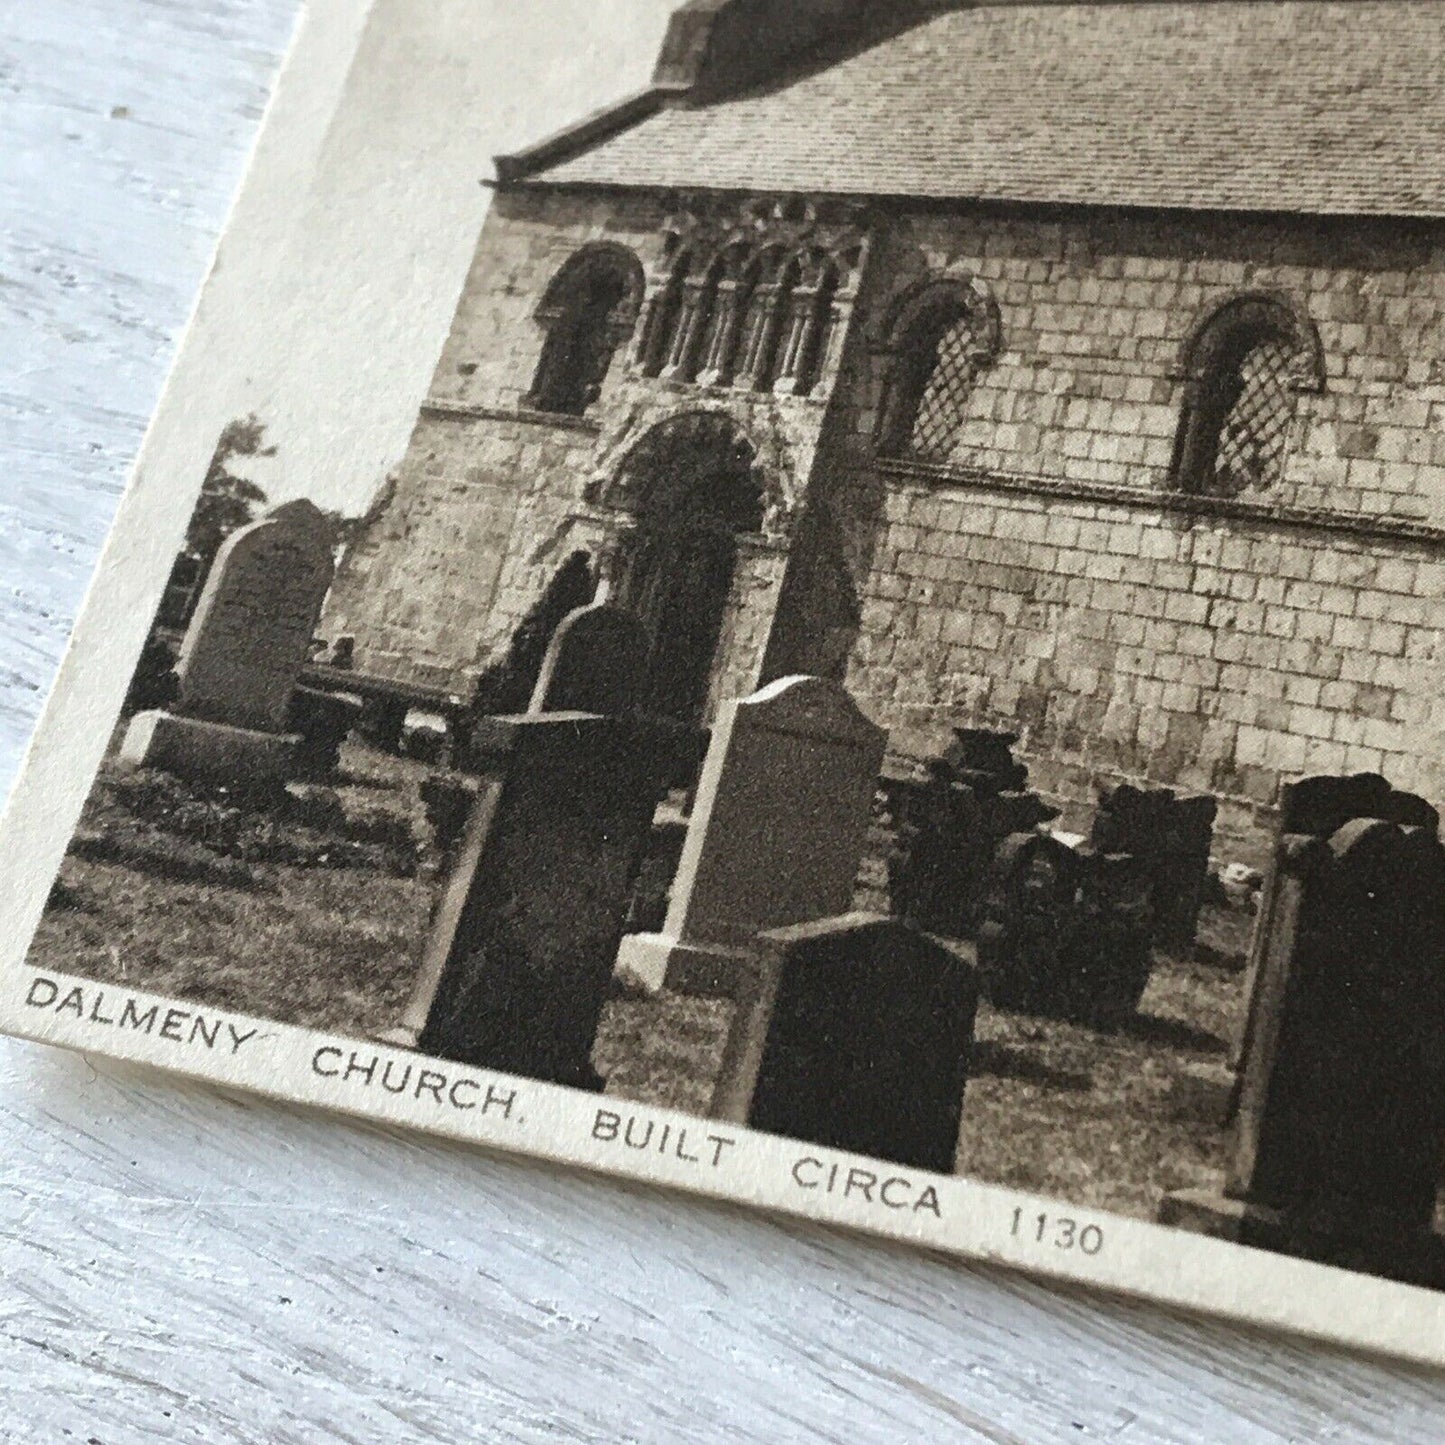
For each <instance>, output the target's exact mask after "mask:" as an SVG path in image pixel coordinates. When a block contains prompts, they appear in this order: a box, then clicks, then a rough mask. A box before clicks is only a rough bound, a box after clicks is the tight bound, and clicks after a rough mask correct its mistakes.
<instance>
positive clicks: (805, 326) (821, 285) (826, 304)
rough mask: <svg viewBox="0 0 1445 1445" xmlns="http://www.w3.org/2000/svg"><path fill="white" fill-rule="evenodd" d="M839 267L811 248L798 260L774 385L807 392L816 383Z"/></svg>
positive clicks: (798, 392) (787, 389)
mask: <svg viewBox="0 0 1445 1445" xmlns="http://www.w3.org/2000/svg"><path fill="white" fill-rule="evenodd" d="M837 294H838V268H837V266H836V265H835V264H834V263H833V260H832V258H831V257H830V256H827V255H825V254H823V253H821V252H814V253H812V254H810V255H808V256H807V257H805V258H803V260H802V262H801V263H800V273H799V279H798V284H797V285H796V286H795V287H794V288H793V291H792V294H791V296H790V297H789V304H788V311H787V314H786V315H785V316H784V317H783V329H782V342H781V345H780V346H779V348H778V360H777V367H776V371H777V376H776V378H775V380H774V387H775V388H776V389H779V390H786V391H790V392H792V393H794V394H795V395H797V396H806V395H807V394H808V393H809V392H810V391H812V389H813V387H814V386H815V385H816V384H817V380H818V370H819V366H820V363H821V362H822V359H823V357H824V355H825V354H826V351H827V343H828V337H829V334H830V332H831V330H832V322H833V298H834V297H835V296H836V295H837Z"/></svg>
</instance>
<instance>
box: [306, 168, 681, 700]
mask: <svg viewBox="0 0 1445 1445" xmlns="http://www.w3.org/2000/svg"><path fill="white" fill-rule="evenodd" d="M660 215H661V212H660V209H659V208H658V205H657V203H655V202H653V201H651V200H650V199H648V198H646V197H637V198H635V199H633V200H631V201H630V202H627V201H623V202H619V201H617V200H611V201H601V200H590V201H589V200H586V199H582V198H579V197H577V196H575V195H565V196H563V195H556V194H554V193H550V192H542V191H504V192H501V193H499V194H498V196H497V197H496V199H495V201H494V203H493V206H492V211H491V214H490V215H489V217H488V219H487V222H486V224H485V225H484V226H483V228H482V234H481V239H480V241H479V243H478V246H477V252H476V256H475V259H474V261H473V264H472V268H471V272H470V274H469V276H468V278H467V282H466V286H465V288H464V290H463V293H462V297H461V301H460V304H459V306H458V310H457V313H456V318H455V320H454V322H453V325H452V330H451V334H450V336H449V337H448V340H447V343H446V347H445V349H444V351H443V353H442V356H441V360H440V361H439V362H438V365H437V368H436V372H435V375H434V377H433V381H432V386H431V392H430V398H429V402H428V405H427V406H426V407H425V408H424V409H423V411H422V415H421V417H420V418H419V420H418V422H417V426H416V429H415V432H414V433H413V436H412V440H411V443H410V446H409V447H408V450H407V453H406V456H405V458H404V460H403V462H402V464H401V467H400V469H399V472H398V477H397V485H396V488H395V492H394V496H393V499H392V501H391V502H390V504H389V505H388V507H387V508H386V510H385V512H384V513H383V514H382V515H381V516H380V517H379V518H378V519H377V520H376V522H375V523H374V524H373V526H372V527H370V528H369V529H368V532H367V534H366V535H365V536H364V537H363V538H361V539H360V540H359V541H358V543H357V545H356V547H355V548H354V549H353V550H352V553H351V554H350V555H349V556H348V557H347V558H346V560H345V562H344V563H343V566H342V570H341V573H340V575H339V577H338V579H337V585H336V587H335V588H334V589H333V592H332V595H331V597H330V599H329V600H328V603H327V608H326V611H325V613H324V615H323V617H322V622H321V631H322V634H323V635H324V636H327V637H336V636H340V635H342V634H350V635H353V636H355V637H356V639H357V645H356V665H357V667H358V668H360V669H362V670H363V671H369V672H375V673H377V674H379V675H381V676H385V677H393V678H396V679H398V680H401V681H406V682H418V683H423V684H430V685H437V686H445V687H451V688H461V687H464V686H465V685H466V682H467V679H468V677H469V675H471V674H474V673H475V672H476V671H477V670H478V669H479V668H480V666H481V665H482V664H483V663H484V662H485V661H486V659H487V657H488V656H489V654H490V653H491V652H492V651H493V650H494V649H495V648H496V647H497V646H498V645H499V644H502V643H504V642H505V638H506V637H507V635H508V633H509V631H510V626H511V625H512V624H514V623H515V621H516V619H517V618H518V617H520V616H521V614H522V613H524V612H525V611H526V608H527V606H528V605H530V601H531V600H532V599H533V598H535V596H536V595H537V594H538V593H540V591H541V589H542V587H543V586H545V584H546V580H547V578H548V577H549V576H550V575H551V572H552V571H553V570H555V568H556V567H557V566H559V565H560V564H561V562H562V561H563V560H564V559H565V556H566V552H567V550H569V549H570V547H571V546H573V545H578V546H586V545H588V543H589V542H590V541H593V540H594V538H595V536H596V529H593V535H592V536H588V535H585V531H586V529H585V528H584V529H583V530H582V533H579V535H578V537H577V538H576V539H575V540H574V539H573V538H571V537H567V536H563V535H561V533H560V531H559V528H562V526H563V522H564V521H565V518H566V516H567V515H568V514H569V513H570V512H571V511H572V510H575V508H576V506H577V504H578V502H579V501H580V499H581V495H582V491H583V487H584V484H585V481H586V479H587V477H588V476H589V475H590V472H591V468H592V466H593V458H594V455H595V452H596V449H597V434H598V429H599V423H598V422H597V421H596V420H594V419H579V418H569V417H555V416H543V415H540V414H537V413H532V412H528V411H526V410H525V409H524V408H523V407H522V398H523V397H524V395H525V394H526V392H527V390H528V388H529V387H530V386H531V384H532V380H533V377H534V375H535V373H536V370H537V363H538V361H539V359H540V357H541V350H542V342H543V339H544V332H543V329H542V327H541V326H539V325H538V323H537V321H536V319H535V313H536V310H537V307H538V305H539V303H540V301H541V299H542V296H543V293H544V292H545V290H546V287H547V283H548V282H549V281H550V280H551V279H552V277H553V276H554V275H555V274H556V272H557V271H558V270H559V269H560V267H561V266H562V265H563V263H564V262H565V261H566V260H567V259H568V257H569V256H571V255H572V254H573V253H574V252H575V251H576V250H577V248H578V247H579V246H581V245H583V244H585V243H587V242H590V241H602V240H606V241H615V242H618V243H620V244H623V245H626V246H629V247H631V248H632V249H634V250H635V251H636V252H637V254H638V257H639V260H640V261H641V262H642V263H643V264H644V265H647V264H649V263H650V262H651V260H652V259H653V258H652V255H651V251H652V250H653V248H655V247H656V246H657V245H658V244H659V229H660V228H659V219H660ZM622 370H623V357H622V356H621V355H619V357H618V359H617V364H616V365H615V366H614V368H613V374H612V384H613V385H617V384H619V383H618V380H617V379H618V376H619V374H620V373H621V372H622ZM606 410H607V403H606V400H605V399H604V401H603V402H602V403H599V405H598V407H597V408H595V409H594V413H595V414H596V415H600V414H603V413H605V412H606ZM519 531H523V532H526V533H527V535H526V536H525V537H520V538H519V537H518V533H519ZM514 539H515V540H516V541H517V542H518V545H520V546H521V548H522V555H521V557H520V558H512V557H511V554H510V552H509V546H510V545H511V544H512V542H513V540H514Z"/></svg>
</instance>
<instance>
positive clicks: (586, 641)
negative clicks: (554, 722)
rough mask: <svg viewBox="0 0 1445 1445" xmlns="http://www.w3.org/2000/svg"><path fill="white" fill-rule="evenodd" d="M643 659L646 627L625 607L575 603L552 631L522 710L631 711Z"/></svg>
mask: <svg viewBox="0 0 1445 1445" xmlns="http://www.w3.org/2000/svg"><path fill="white" fill-rule="evenodd" d="M647 663H648V638H647V629H646V628H645V627H644V626H643V625H642V623H641V622H640V621H639V620H638V619H637V618H636V617H635V616H634V615H633V614H632V613H631V612H628V611H627V610H626V609H625V608H622V607H616V606H613V605H612V604H610V603H607V602H596V603H593V604H592V605H591V606H589V607H579V608H578V609H577V610H576V611H575V612H570V613H568V615H567V616H566V617H565V618H563V619H562V622H561V623H560V624H559V625H558V627H557V631H556V632H555V633H554V634H553V636H552V642H551V645H550V646H549V647H548V649H547V655H546V657H545V658H544V660H543V662H542V670H541V672H540V673H539V674H538V676H537V686H536V688H535V689H534V690H533V693H532V701H531V704H530V705H529V707H528V709H527V711H528V712H533V713H539V712H592V713H600V714H602V715H603V716H604V717H622V716H625V715H626V714H628V713H634V712H637V711H638V710H639V709H640V708H641V705H642V700H643V698H644V697H645V696H646V691H647Z"/></svg>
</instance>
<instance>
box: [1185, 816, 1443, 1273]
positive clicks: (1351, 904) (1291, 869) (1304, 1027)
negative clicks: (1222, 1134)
mask: <svg viewBox="0 0 1445 1445" xmlns="http://www.w3.org/2000/svg"><path fill="white" fill-rule="evenodd" d="M1412 811H1413V812H1414V815H1415V816H1419V814H1418V811H1417V810H1412ZM1315 816H1318V815H1315ZM1293 817H1294V818H1298V817H1299V815H1298V814H1295V815H1293ZM1275 862H1276V878H1275V898H1274V904H1273V908H1272V911H1271V915H1270V925H1269V929H1268V932H1267V934H1266V936H1265V937H1264V939H1263V941H1262V948H1261V953H1260V969H1259V975H1258V988H1257V992H1256V997H1255V1001H1254V1003H1255V1007H1254V1014H1255V1017H1254V1023H1253V1027H1252V1029H1251V1031H1250V1034H1249V1038H1248V1048H1247V1052H1246V1056H1245V1059H1244V1065H1243V1075H1242V1086H1241V1090H1240V1097H1239V1105H1238V1112H1237V1118H1236V1120H1235V1126H1234V1127H1235V1134H1234V1141H1233V1147H1232V1152H1231V1157H1230V1164H1229V1169H1228V1172H1227V1174H1226V1177H1225V1179H1224V1180H1223V1183H1222V1186H1221V1187H1220V1188H1219V1189H1217V1190H1190V1191H1185V1192H1182V1193H1178V1194H1173V1195H1169V1196H1167V1197H1166V1198H1165V1200H1164V1201H1163V1202H1162V1204H1161V1206H1160V1211H1159V1217H1160V1220H1161V1221H1162V1222H1163V1223H1166V1224H1174V1225H1178V1226H1181V1227H1184V1228H1189V1229H1193V1230H1196V1231H1198V1232H1201V1233H1206V1234H1211V1235H1215V1236H1217V1237H1222V1238H1228V1239H1232V1240H1236V1241H1239V1242H1241V1243H1245V1244H1254V1245H1258V1246H1260V1247H1263V1248H1269V1249H1276V1250H1282V1251H1284V1252H1287V1253H1291V1254H1296V1255H1300V1256H1302V1257H1305V1258H1310V1259H1316V1260H1320V1261H1323V1262H1326V1263H1331V1264H1337V1265H1341V1266H1344V1267H1348V1268H1358V1269H1365V1270H1369V1271H1370V1272H1372V1273H1379V1274H1385V1275H1388V1276H1391V1277H1394V1278H1399V1279H1405V1280H1409V1281H1411V1282H1414V1283H1419V1284H1428V1285H1431V1286H1433V1287H1436V1288H1441V1287H1445V1243H1442V1240H1441V1239H1440V1238H1439V1236H1437V1235H1436V1233H1435V1232H1434V1227H1433V1226H1434V1218H1435V1210H1436V1196H1437V1189H1438V1185H1439V1169H1440V1159H1441V1157H1442V1146H1445V848H1442V846H1441V844H1440V842H1439V840H1438V839H1437V838H1436V836H1435V834H1434V831H1433V829H1431V828H1429V827H1416V826H1404V827H1402V826H1401V825H1400V824H1399V823H1396V822H1389V821H1386V820H1383V819H1379V818H1355V819H1352V820H1350V821H1349V822H1347V823H1345V824H1344V825H1343V826H1342V827H1341V828H1339V829H1338V830H1337V831H1336V832H1335V833H1334V834H1333V835H1332V836H1331V837H1330V838H1328V839H1322V838H1320V837H1318V836H1315V835H1311V834H1289V835H1286V836H1285V837H1284V838H1283V839H1282V840H1281V847H1280V849H1279V851H1278V853H1277V856H1276V860H1275Z"/></svg>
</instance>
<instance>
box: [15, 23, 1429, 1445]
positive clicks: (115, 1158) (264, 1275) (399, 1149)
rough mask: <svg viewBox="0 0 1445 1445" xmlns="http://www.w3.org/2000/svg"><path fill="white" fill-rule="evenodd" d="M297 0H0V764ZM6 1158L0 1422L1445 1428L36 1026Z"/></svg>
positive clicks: (769, 1227)
mask: <svg viewBox="0 0 1445 1445" xmlns="http://www.w3.org/2000/svg"><path fill="white" fill-rule="evenodd" d="M294 13H295V0H45V3H40V0H0V126H3V135H4V147H3V151H0V214H3V216H4V218H5V227H4V231H5V234H4V238H3V242H0V246H3V249H0V357H3V358H4V360H3V362H0V451H3V454H4V457H5V461H6V467H5V472H4V481H3V483H0V579H3V586H0V780H8V778H9V777H10V776H11V774H12V772H13V768H14V764H15V761H16V758H17V756H18V750H19V747H20V745H21V743H22V741H23V736H24V734H25V732H26V731H27V730H28V728H29V726H30V724H31V723H32V721H33V719H34V717H35V715H36V713H37V712H38V707H39V702H40V698H41V695H42V692H43V689H44V688H45V687H46V686H47V685H48V682H49V679H50V675H51V673H52V670H53V668H54V666H55V663H56V661H57V659H58V656H59V652H60V649H61V647H62V645H63V640H64V636H65V633H66V629H67V627H68V625H69V622H70V620H71V618H72V616H73V614H74V611H75V608H76V606H77V604H78V601H79V598H80V594H81V591H82V589H83V587H84V584H85V581H86V578H87V575H88V571H89V569H90V567H91V565H92V563H93V560H94V557H95V554H96V551H97V548H98V545H99V543H100V540H101V537H102V535H103V533H104V531H105V528H106V525H107V523H108V520H109V518H110V516H111V514H112V511H113V507H114V503H115V500H116V497H117V496H118V493H119V490H120V486H121V484H122V481H123V478H124V474H125V471H126V467H127V465H128V462H129V460H130V458H131V456H132V455H133V454H134V451H135V449H136V446H137V444H138V441H139V438H140V435H141V431H142V429H143V427H144V424H145V420H146V417H147V415H148V413H149V411H150V409H151V406H152V404H153V402H154V399H155V397H156V395H157V392H158V390H159V387H160V384H161V381H162V378H163V374H164V370H165V367H166V365H167V363H168V361H169V358H170V355H171V352H172V349H173V347H174V343H175V340H176V338H177V335H178V332H179V329H180V327H181V326H182V325H183V323H184V320H185V317H186V314H187V312H188V309H189V306H190V302H191V298H192V296H193V293H194V291H195V288H196V286H197V285H198V284H199V282H200V280H201V277H202V274H203V272H204V269H205V264H206V259H207V256H208V254H209V251H210V248H211V246H212V244H213V242H214V238H215V235H216V233H217V231H218V229H219V227H220V224H221V221H222V219H223V214H224V209H225V204H226V200H227V198H228V196H229V194H230V192H231V190H232V188H233V187H234V185H235V182H236V180H237V179H238V176H239V173H240V169H241V166H242V163H243V160H244V156H245V152H246V148H247V146H248V144H249V142H250V140H251V138H252V134H253V131H254V128H255V125H256V123H257V120H258V118H259V116H260V112H261V106H262V104H263V102H264V97H265V90H266V86H267V84H268V81H269V79H270V77H271V75H272V74H273V72H274V68H275V65H276V63H277V60H278V58H279V56H280V53H281V50H282V48H283V46H284V44H285V42H286V39H287V36H288V35H289V33H290V28H291V24H292V21H293V18H294ZM117 107H123V108H124V109H123V110H121V111H119V112H117V109H116V108H117ZM0 896H3V895H0ZM0 1154H3V1158H4V1159H5V1163H6V1167H5V1169H4V1171H3V1182H0V1281H3V1282H0V1438H3V1439H4V1440H7V1441H9V1440H13V1441H25V1442H31V1441H52V1440H55V1441H61V1440H72V1439H73V1440H76V1441H87V1440H95V1441H103V1442H105V1445H116V1442H126V1441H148V1440H175V1441H206V1442H211V1441H226V1442H229V1441H236V1442H243V1441H244V1442H257V1445H284V1442H292V1441H294V1442H307V1445H310V1442H318V1441H355V1442H366V1445H371V1442H378V1441H393V1440H395V1441H458V1442H460V1441H474V1440H482V1439H486V1440H519V1441H543V1440H545V1441H557V1440H643V1441H649V1440H718V1441H733V1440H738V1441H744V1440H793V1439H798V1440H803V1439H814V1440H840V1441H841V1440H848V1441H859V1440H869V1441H871V1440H894V1439H923V1440H960V1441H992V1442H1015V1441H1023V1442H1028V1445H1034V1442H1049V1441H1055V1440H1058V1441H1120V1442H1138V1445H1143V1442H1174V1441H1178V1442H1188V1445H1198V1442H1201V1441H1230V1442H1233V1441H1242V1442H1255V1441H1258V1442H1276V1441H1336V1442H1355V1441H1381V1442H1385V1441H1390V1442H1399V1441H1422V1442H1424V1441H1433V1440H1439V1439H1441V1438H1445V1380H1442V1379H1441V1377H1439V1376H1436V1375H1431V1374H1427V1373H1423V1372H1413V1371H1409V1370H1405V1369H1402V1368H1397V1367H1393V1366H1389V1365H1382V1364H1378V1363H1372V1362H1369V1361H1364V1360H1360V1359H1354V1358H1351V1357H1348V1356H1345V1355H1341V1354H1335V1353H1329V1352H1325V1351H1321V1350H1318V1349H1315V1348H1312V1347H1310V1346H1307V1345H1303V1344H1299V1343H1295V1342H1290V1341H1287V1340H1279V1339H1273V1338H1266V1337H1263V1336H1260V1335H1256V1334H1250V1333H1248V1332H1242V1331H1239V1330H1235V1329H1231V1328H1227V1327H1224V1326H1217V1325H1211V1324H1204V1323H1199V1322H1194V1321H1187V1320H1181V1319H1176V1318H1172V1317H1169V1316H1167V1315H1165V1314H1163V1313H1161V1312H1159V1311H1155V1310H1151V1309H1149V1308H1147V1307H1145V1306H1134V1305H1126V1304H1122V1303H1118V1302H1111V1301H1104V1300H1100V1299H1098V1298H1095V1297H1091V1296H1085V1295H1082V1294H1068V1293H1061V1292H1058V1291H1056V1290H1050V1289H1045V1288H1043V1287H1040V1286H1037V1285H1034V1284H1032V1283H1029V1282H1028V1281H1026V1280H1023V1279H1021V1278H1019V1277H1017V1276H1009V1275H1003V1274H998V1273H995V1272H990V1271H981V1270H979V1271H974V1270H968V1269H964V1268H960V1267H958V1266H956V1265H952V1264H947V1263H942V1262H939V1261H937V1260H934V1259H930V1258H927V1257H925V1256H922V1255H918V1254H914V1253H909V1252H907V1251H904V1250H901V1249H893V1248H888V1247H885V1246H883V1245H879V1244H874V1243H868V1242H863V1241H858V1240H854V1239H851V1238H848V1237H846V1236H842V1235H839V1234H835V1233H829V1232H824V1231H820V1230H815V1229H810V1228H806V1227H803V1226H799V1225H794V1224H791V1223H787V1224H785V1223H778V1222H775V1221H772V1220H769V1219H766V1218H762V1217H758V1216H756V1215H750V1214H747V1213H744V1212H742V1211H736V1210H730V1209H727V1208H722V1207H717V1206H709V1205H704V1204H700V1203H696V1202H692V1201H688V1200H683V1199H679V1198H672V1197H669V1196H665V1195H661V1194H656V1193H651V1192H648V1191H644V1190H640V1189H634V1188H627V1187H624V1186H621V1185H618V1184H613V1183H610V1182H607V1181H598V1180H593V1179H588V1178H585V1177H582V1176H578V1175H571V1174H566V1173H563V1172H559V1171H556V1170H552V1169H546V1168H542V1167H540V1166H532V1165H529V1164H527V1163H525V1162H515V1161H505V1160H498V1159H491V1158H487V1157H483V1156H481V1155H478V1154H476V1153H472V1152H468V1151H465V1150H461V1149H458V1148H454V1147H451V1146H448V1145H445V1144H441V1143H438V1142H436V1141H432V1140H428V1139H425V1138H420V1137H413V1136H400V1135H397V1134H394V1133H391V1132H389V1131H386V1130H383V1129H380V1128H367V1127H365V1126H358V1125H355V1124H348V1123H342V1122H340V1121H337V1120H333V1119H329V1118H325V1117H322V1116H320V1115H317V1114H312V1113H307V1112H304V1111H301V1110H292V1109H287V1108H283V1107H278V1106H274V1105H270V1104H266V1103H263V1102H259V1101H255V1100H249V1099H239V1098H231V1097H227V1096H223V1095H220V1094H218V1093H215V1092H211V1091H207V1090H203V1089H200V1088H197V1087H193V1086H189V1085H186V1084H183V1083H179V1082H172V1081H170V1080H167V1079H164V1078H161V1077H159V1076H156V1075H152V1074H143V1073H140V1072H137V1071H134V1070H129V1069H126V1068H123V1067H120V1066H115V1065H111V1064H105V1063H102V1062H99V1061H87V1060H86V1059H83V1058H79V1057H74V1056H69V1055H65V1054H61V1053H58V1052H56V1051H52V1050H46V1049H41V1048H36V1047H31V1046H27V1045H20V1044H11V1043H0Z"/></svg>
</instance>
